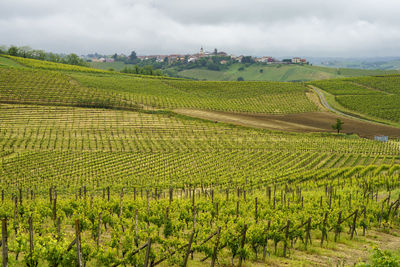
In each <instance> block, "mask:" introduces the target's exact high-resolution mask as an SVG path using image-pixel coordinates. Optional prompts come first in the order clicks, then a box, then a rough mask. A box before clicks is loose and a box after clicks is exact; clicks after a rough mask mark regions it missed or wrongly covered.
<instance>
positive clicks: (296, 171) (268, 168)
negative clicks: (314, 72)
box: [0, 62, 400, 266]
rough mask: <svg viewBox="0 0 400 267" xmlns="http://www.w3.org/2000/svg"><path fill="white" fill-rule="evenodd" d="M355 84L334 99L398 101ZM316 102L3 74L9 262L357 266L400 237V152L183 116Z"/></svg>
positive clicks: (0, 214) (237, 86) (280, 88)
mask: <svg viewBox="0 0 400 267" xmlns="http://www.w3.org/2000/svg"><path fill="white" fill-rule="evenodd" d="M21 64H24V63H23V62H21ZM45 64H47V63H45ZM24 65H26V64H24ZM32 67H33V66H32ZM37 68H39V69H37ZM393 77H394V78H395V76H393ZM375 78H376V77H374V78H371V79H375ZM352 79H353V80H352V81H351V82H350V81H349V82H347V80H343V81H341V82H340V83H346V84H347V83H351V84H355V83H357V84H358V85H357V87H348V88H347V87H346V88H347V89H346V91H347V90H349V92H351V93H349V94H346V93H340V92H339V91H335V90H337V89H336V88H335V86H332V87H329V88H328V87H327V88H328V89H326V90H327V91H329V90H331V91H330V92H331V93H332V94H336V93H337V94H338V95H339V94H340V96H343V97H345V96H354V95H360V96H366V97H367V96H369V95H368V93H365V95H364V94H363V90H364V89H365V90H368V91H370V95H371V97H375V98H376V97H380V96H381V95H380V94H386V93H388V94H393V93H394V92H395V88H394V87H391V88H389V87H388V88H386V89H385V90H387V91H385V92H380V91H383V89H382V88H381V87H380V88H377V87H378V85H376V84H377V83H375V87H373V88H372V82H371V84H367V83H366V82H361V81H360V82H357V81H358V80H357V79H354V78H352ZM360 79H362V80H368V79H369V78H360ZM376 79H377V78H376ZM327 83H330V82H327ZM319 86H321V87H322V88H323V86H322V84H319ZM346 86H347V85H346ZM369 87H371V88H369ZM323 89H324V88H323ZM306 91H307V88H306V87H304V86H303V85H302V84H294V83H266V82H238V83H236V82H195V81H184V80H173V79H162V78H154V79H153V78H144V77H136V76H132V75H122V74H112V73H102V74H99V73H88V72H85V71H83V72H79V71H78V70H77V71H73V72H65V71H57V69H53V70H43V69H41V68H40V67H37V66H35V68H18V69H17V68H12V67H7V66H0V125H1V127H0V177H1V179H0V185H1V186H0V188H1V203H0V219H1V221H2V234H1V235H2V240H1V243H0V244H1V250H2V254H1V260H2V262H3V264H8V266H21V265H27V266H74V265H77V266H257V265H259V266H264V265H265V264H271V265H288V264H289V265H320V266H327V265H330V264H332V263H333V264H334V265H337V264H341V263H344V261H347V262H346V264H347V263H349V264H351V265H352V264H354V263H357V261H358V260H359V259H357V258H354V256H353V255H350V256H349V255H341V256H333V254H334V253H337V251H338V250H339V249H340V248H341V247H360V246H361V245H360V244H363V245H365V244H368V246H370V245H371V246H372V244H375V243H374V242H375V241H373V236H375V235H377V236H379V235H381V233H391V232H396V231H398V229H399V224H400V217H399V216H400V210H399V208H400V180H399V176H400V156H399V155H400V140H395V139H392V140H389V141H388V142H376V141H373V140H368V139H363V138H359V137H357V136H354V135H334V134H330V133H319V134H317V133H313V134H300V133H290V132H278V131H269V130H265V129H253V128H247V127H240V126H233V125H230V124H224V123H220V122H214V121H206V120H201V119H195V118H191V117H187V116H183V115H178V114H176V113H174V112H172V111H170V109H174V108H178V107H184V108H198V109H209V110H221V111H233V112H248V113H263V112H264V113H270V114H286V113H299V112H306V111H315V110H318V108H317V107H316V106H315V105H314V104H313V103H312V102H311V101H310V100H309V99H308V98H307V97H306V95H305V92H306ZM391 236H392V235H391ZM393 238H394V239H396V238H398V237H396V236H395V235H393ZM371 240H372V241H371ZM396 240H397V239H396ZM332 253H333V254H332ZM363 253H364V254H363V258H362V259H360V260H366V258H365V255H367V254H366V253H368V249H365V250H364V251H363ZM310 255H313V256H315V257H314V258H310Z"/></svg>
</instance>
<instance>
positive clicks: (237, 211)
mask: <svg viewBox="0 0 400 267" xmlns="http://www.w3.org/2000/svg"><path fill="white" fill-rule="evenodd" d="M238 217H239V201H237V202H236V218H238Z"/></svg>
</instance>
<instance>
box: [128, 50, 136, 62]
mask: <svg viewBox="0 0 400 267" xmlns="http://www.w3.org/2000/svg"><path fill="white" fill-rule="evenodd" d="M129 59H130V60H135V59H137V55H136V52H135V51H132V52H131V55H130V56H129Z"/></svg>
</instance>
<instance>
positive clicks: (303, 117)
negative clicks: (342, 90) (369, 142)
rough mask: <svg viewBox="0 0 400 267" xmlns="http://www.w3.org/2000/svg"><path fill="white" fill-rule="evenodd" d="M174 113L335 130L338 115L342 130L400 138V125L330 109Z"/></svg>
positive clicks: (278, 127) (269, 125)
mask: <svg viewBox="0 0 400 267" xmlns="http://www.w3.org/2000/svg"><path fill="white" fill-rule="evenodd" d="M174 112H176V113H179V114H184V115H187V116H192V117H197V118H201V119H207V120H212V121H220V122H225V123H232V124H236V125H242V126H248V127H256V128H265V129H271V130H280V131H290V132H334V131H333V130H332V127H331V125H332V124H334V123H335V122H336V119H337V118H340V119H341V120H342V121H343V122H344V125H343V131H342V132H344V133H355V134H358V135H359V136H361V137H366V138H373V137H374V136H375V135H387V136H389V137H390V138H400V128H396V127H393V126H388V125H383V124H377V123H372V122H367V121H361V120H359V119H354V118H351V117H343V116H340V115H338V114H334V113H332V112H328V111H320V112H307V113H299V114H286V115H268V114H246V113H232V112H222V111H205V110H198V109H175V110H174Z"/></svg>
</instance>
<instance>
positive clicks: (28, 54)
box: [0, 45, 89, 67]
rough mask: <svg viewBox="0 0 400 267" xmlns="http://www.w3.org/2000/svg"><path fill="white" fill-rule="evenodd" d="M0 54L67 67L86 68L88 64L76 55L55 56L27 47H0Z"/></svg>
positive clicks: (54, 54)
mask: <svg viewBox="0 0 400 267" xmlns="http://www.w3.org/2000/svg"><path fill="white" fill-rule="evenodd" d="M0 54H3V55H10V56H15V57H23V58H31V59H38V60H44V61H51V62H56V63H63V64H69V65H77V66H85V67H88V66H89V64H88V63H87V62H86V61H85V60H83V59H81V58H80V57H79V56H78V55H77V54H74V53H72V54H67V55H64V54H56V53H51V52H46V51H43V50H38V49H32V48H31V47H29V46H21V47H17V46H14V45H12V46H10V47H9V48H7V47H0Z"/></svg>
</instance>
